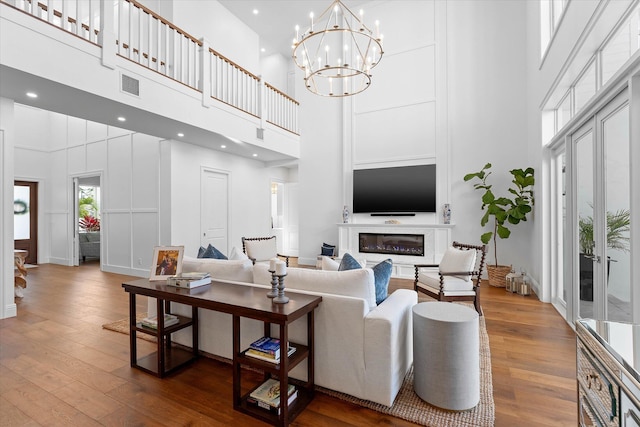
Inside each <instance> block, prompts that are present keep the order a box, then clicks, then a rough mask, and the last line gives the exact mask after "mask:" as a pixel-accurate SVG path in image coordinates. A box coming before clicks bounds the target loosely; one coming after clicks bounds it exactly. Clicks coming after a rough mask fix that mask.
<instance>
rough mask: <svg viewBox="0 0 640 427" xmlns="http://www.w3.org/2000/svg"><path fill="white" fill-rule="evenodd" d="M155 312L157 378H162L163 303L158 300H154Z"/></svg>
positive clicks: (163, 357)
mask: <svg viewBox="0 0 640 427" xmlns="http://www.w3.org/2000/svg"><path fill="white" fill-rule="evenodd" d="M156 307H157V308H156V311H157V312H158V376H159V377H160V378H162V377H163V376H164V359H165V348H164V343H165V339H164V301H163V300H161V299H160V298H156Z"/></svg>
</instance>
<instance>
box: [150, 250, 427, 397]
mask: <svg viewBox="0 0 640 427" xmlns="http://www.w3.org/2000/svg"><path fill="white" fill-rule="evenodd" d="M267 268H268V266H267V265H261V264H256V265H255V266H253V265H251V261H223V260H213V259H195V258H187V257H185V259H184V260H183V271H209V272H210V273H211V275H212V277H213V278H214V280H224V281H228V282H233V283H235V284H237V285H238V286H259V287H263V288H264V289H265V294H266V292H267V289H269V288H270V282H271V275H270V273H269V272H268V271H267ZM212 286H215V284H214V285H212ZM285 286H286V289H288V290H290V291H294V290H295V291H296V292H302V293H308V294H315V295H321V296H322V303H321V304H320V306H319V307H318V308H317V309H316V311H315V339H316V341H315V345H316V347H315V358H314V360H315V383H316V384H317V385H319V386H322V387H325V388H328V389H331V390H336V391H339V392H343V393H347V394H350V395H352V396H355V397H358V398H361V399H366V400H370V401H373V402H377V403H380V404H383V405H386V406H391V405H392V404H393V401H394V399H395V397H396V395H397V394H398V391H399V390H400V386H401V385H402V382H403V379H404V377H405V375H406V373H407V371H408V370H409V368H410V367H411V364H412V363H413V348H412V329H411V309H412V307H413V306H414V305H415V304H416V303H417V300H418V297H417V293H416V292H415V291H413V290H408V289H399V290H396V291H395V292H393V293H392V294H391V295H389V296H388V297H387V299H386V300H384V301H383V302H382V303H381V304H380V305H376V302H375V299H376V298H375V285H374V275H373V271H372V270H371V269H368V268H367V269H359V270H349V271H322V270H312V269H305V268H289V269H288V270H287V276H286V278H285ZM265 298H266V296H265ZM154 310H155V303H154V301H153V300H150V301H149V311H150V312H153V311H154ZM174 311H176V312H182V313H183V314H185V315H188V314H190V308H188V307H184V306H183V307H174ZM241 329H242V339H241V346H242V347H243V348H246V347H248V345H249V343H251V342H252V341H253V340H255V339H257V338H259V337H260V336H262V324H261V323H259V322H257V321H254V320H251V319H242V321H241ZM231 332H232V329H231V316H230V315H228V314H224V313H219V312H213V311H209V310H201V311H200V334H199V340H200V349H201V350H203V351H205V352H207V353H210V354H213V355H217V356H221V357H224V358H228V359H231V358H232V334H231ZM276 332H277V331H276V329H275V328H274V330H273V333H274V336H275V335H276ZM189 334H190V332H189V331H182V332H181V333H178V334H175V335H174V339H175V341H176V342H179V343H182V344H184V345H190V344H191V340H190V336H189ZM289 337H290V340H291V341H294V342H296V341H297V342H301V343H303V344H304V343H306V318H302V319H299V320H298V321H296V322H294V323H293V324H292V325H291V326H290V329H289ZM306 369H307V367H306V362H305V363H302V364H300V365H299V366H297V367H296V368H295V369H294V370H293V371H292V373H291V376H293V377H294V378H299V379H306Z"/></svg>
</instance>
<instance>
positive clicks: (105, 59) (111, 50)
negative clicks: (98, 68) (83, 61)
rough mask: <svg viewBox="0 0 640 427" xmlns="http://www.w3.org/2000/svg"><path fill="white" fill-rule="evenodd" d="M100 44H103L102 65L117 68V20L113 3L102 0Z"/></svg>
mask: <svg viewBox="0 0 640 427" xmlns="http://www.w3.org/2000/svg"><path fill="white" fill-rule="evenodd" d="M98 44H99V45H100V46H102V57H101V58H100V59H101V62H102V65H103V66H105V67H107V68H111V69H112V70H113V69H115V68H116V66H115V57H116V53H117V52H116V33H115V21H114V19H113V3H112V2H108V1H106V0H100V32H99V33H98Z"/></svg>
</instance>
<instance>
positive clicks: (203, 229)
mask: <svg viewBox="0 0 640 427" xmlns="http://www.w3.org/2000/svg"><path fill="white" fill-rule="evenodd" d="M200 179H201V186H200V188H201V194H200V200H201V205H200V208H201V212H200V218H201V222H200V245H201V246H204V247H205V248H206V247H207V246H208V245H209V244H211V245H213V246H215V247H216V248H217V249H218V250H219V251H221V252H222V253H224V254H225V255H227V256H228V255H229V248H228V229H229V228H228V226H229V187H228V185H229V176H228V175H227V174H226V173H222V172H216V171H212V170H206V169H203V170H202V174H201V178H200Z"/></svg>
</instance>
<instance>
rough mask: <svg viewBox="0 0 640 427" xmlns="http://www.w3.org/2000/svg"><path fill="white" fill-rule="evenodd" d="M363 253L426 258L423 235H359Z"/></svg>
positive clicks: (359, 243) (360, 248) (359, 247)
mask: <svg viewBox="0 0 640 427" xmlns="http://www.w3.org/2000/svg"><path fill="white" fill-rule="evenodd" d="M358 250H359V251H360V252H361V253H371V254H391V255H411V256H424V235H423V234H398V233H393V234H382V233H359V239H358Z"/></svg>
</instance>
